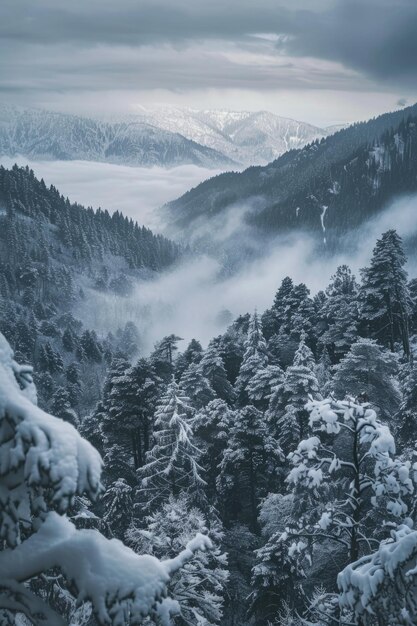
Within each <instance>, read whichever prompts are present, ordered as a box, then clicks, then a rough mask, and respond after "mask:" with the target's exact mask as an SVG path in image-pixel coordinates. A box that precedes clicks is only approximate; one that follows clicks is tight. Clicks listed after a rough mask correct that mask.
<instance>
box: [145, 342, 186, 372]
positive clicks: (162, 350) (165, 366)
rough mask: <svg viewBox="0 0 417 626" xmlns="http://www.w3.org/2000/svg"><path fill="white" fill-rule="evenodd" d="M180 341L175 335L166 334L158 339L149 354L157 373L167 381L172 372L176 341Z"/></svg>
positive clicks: (176, 349)
mask: <svg viewBox="0 0 417 626" xmlns="http://www.w3.org/2000/svg"><path fill="white" fill-rule="evenodd" d="M179 341H182V338H181V337H178V336H177V335H167V336H166V337H164V338H163V339H161V341H159V342H158V343H157V344H156V346H155V349H154V351H153V352H152V354H151V357H150V361H151V364H152V365H153V367H154V368H155V371H156V373H157V375H158V376H159V377H160V378H162V380H164V382H166V383H168V382H169V381H170V380H171V378H172V375H173V373H174V361H175V355H176V353H177V351H178V345H177V344H178V342H179Z"/></svg>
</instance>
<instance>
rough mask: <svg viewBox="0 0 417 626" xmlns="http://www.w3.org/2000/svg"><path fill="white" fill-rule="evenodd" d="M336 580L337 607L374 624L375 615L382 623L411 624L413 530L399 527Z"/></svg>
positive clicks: (414, 611)
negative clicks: (338, 597) (338, 600)
mask: <svg viewBox="0 0 417 626" xmlns="http://www.w3.org/2000/svg"><path fill="white" fill-rule="evenodd" d="M337 582H338V586H339V589H340V604H341V606H342V607H346V608H349V609H351V610H353V611H354V613H355V615H356V616H357V617H359V618H360V619H361V620H362V623H363V624H368V623H369V624H371V623H374V622H373V621H372V620H373V619H374V618H375V616H377V617H380V618H381V619H382V620H383V623H384V624H392V625H400V624H404V625H410V624H415V623H416V622H417V531H415V530H412V529H411V528H410V526H409V525H407V524H403V525H402V526H399V527H398V529H397V530H395V531H392V537H391V539H390V540H388V541H386V542H383V543H381V545H380V547H379V549H378V550H377V551H376V552H375V553H374V554H370V555H368V556H364V557H362V558H361V559H359V560H358V561H356V562H355V563H352V564H350V565H348V566H347V567H346V568H345V569H344V570H343V571H342V572H340V574H339V575H338V579H337ZM368 620H369V621H368ZM381 623H382V622H381Z"/></svg>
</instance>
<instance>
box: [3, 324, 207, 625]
mask: <svg viewBox="0 0 417 626" xmlns="http://www.w3.org/2000/svg"><path fill="white" fill-rule="evenodd" d="M13 356H14V355H13V353H12V351H11V349H10V347H9V345H8V344H7V342H6V340H5V339H4V337H3V335H0V431H1V432H2V437H1V439H0V457H1V462H2V472H1V475H0V493H1V503H2V505H1V507H0V534H1V537H2V541H1V546H0V571H1V594H0V611H1V612H3V610H4V609H6V610H7V611H10V612H12V613H13V618H12V619H13V622H12V623H18V622H17V620H19V621H20V615H19V614H23V615H25V617H26V618H27V621H29V622H32V623H34V624H35V623H38V624H40V623H42V622H43V623H44V624H50V625H51V626H52V624H53V625H54V626H58V625H62V626H64V624H65V620H64V619H63V617H62V607H60V609H59V611H57V610H54V607H53V606H51V604H52V602H53V599H52V598H51V595H50V594H45V593H42V591H44V590H45V580H46V582H48V578H49V577H47V576H46V574H47V573H48V572H49V573H50V572H51V571H53V572H56V573H58V576H59V577H60V581H62V584H63V586H64V589H65V593H66V594H68V595H69V597H70V599H71V601H72V602H73V603H74V602H75V601H78V603H79V604H80V605H85V604H87V602H89V603H91V605H92V609H93V612H94V614H95V618H96V620H97V623H98V624H99V625H100V626H104V625H112V626H116V625H117V624H122V623H125V622H126V618H127V616H128V621H129V623H131V624H135V623H136V624H137V623H139V622H140V621H142V620H143V619H144V618H146V616H148V615H153V617H154V618H155V619H158V617H157V616H156V615H155V613H158V612H159V615H160V616H162V613H161V612H162V611H165V615H166V616H167V615H168V614H169V610H168V609H169V606H167V605H166V604H165V606H164V607H162V605H159V608H158V604H157V600H161V598H162V596H165V595H166V594H167V587H166V585H167V583H168V582H169V579H170V578H171V577H172V576H174V575H175V574H176V572H177V571H178V570H179V569H180V568H181V567H183V566H184V565H185V564H186V563H187V562H189V561H190V559H192V558H193V554H194V553H195V552H196V550H198V549H200V548H202V549H203V550H207V548H209V547H210V546H211V542H210V540H209V539H208V538H207V537H203V536H201V535H200V536H197V537H194V538H193V539H191V541H190V542H188V543H187V546H186V549H185V550H183V551H181V553H180V554H175V555H173V557H174V558H173V559H172V561H170V562H169V563H167V562H165V563H161V562H159V561H158V559H156V558H155V557H153V556H151V555H146V556H138V555H137V554H135V553H134V552H133V551H132V550H130V549H129V548H127V547H126V546H124V545H123V544H122V543H121V542H120V541H109V540H108V539H106V538H105V537H104V536H103V535H102V534H101V533H100V532H98V531H97V530H90V529H78V528H77V527H76V526H75V525H74V524H73V522H72V521H71V519H69V517H68V514H70V509H71V507H72V505H73V503H74V501H75V499H76V497H77V496H78V497H83V496H86V497H88V498H89V499H91V500H94V499H95V498H96V497H97V496H98V494H99V493H100V490H101V483H100V474H101V467H102V463H101V459H100V455H99V454H98V452H97V451H96V450H94V448H93V447H92V446H91V445H90V444H89V443H88V442H87V441H85V440H84V439H82V438H81V436H80V435H79V433H78V432H77V430H76V429H75V428H74V427H73V426H72V425H71V424H68V423H66V422H62V421H61V420H57V419H56V418H55V417H53V416H52V415H48V414H46V413H45V412H44V411H42V410H41V409H40V408H39V407H37V406H36V389H35V388H34V385H33V381H32V368H30V367H27V366H21V365H18V364H17V363H16V361H15V360H14V358H13ZM23 441H24V444H23V445H22V442H23ZM43 574H45V576H42V575H43ZM52 578H53V579H56V577H55V575H54V576H53V577H52ZM42 585H43V586H42ZM87 599H88V600H87ZM109 599H111V600H109ZM14 618H16V619H14Z"/></svg>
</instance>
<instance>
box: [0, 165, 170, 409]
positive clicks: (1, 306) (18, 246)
mask: <svg viewBox="0 0 417 626" xmlns="http://www.w3.org/2000/svg"><path fill="white" fill-rule="evenodd" d="M181 254H182V251H181V249H180V248H179V247H178V246H177V245H176V244H175V243H173V242H172V241H169V240H167V239H165V238H164V237H161V236H160V235H154V234H153V233H152V232H151V231H150V230H149V229H147V228H144V227H141V226H139V225H138V224H137V223H135V222H133V221H132V220H131V219H129V218H127V217H124V216H123V215H122V214H121V213H119V212H115V213H114V214H113V215H110V214H109V213H108V212H107V211H101V210H100V209H98V210H97V211H94V210H93V209H91V208H88V209H86V208H84V207H82V206H80V205H78V204H72V203H70V201H69V200H68V199H67V198H64V197H63V196H61V194H60V193H59V192H58V190H57V189H55V188H54V187H53V186H51V187H50V188H47V187H46V185H45V183H44V182H43V180H41V181H39V180H37V179H36V178H35V176H34V174H33V172H32V171H31V170H29V169H28V168H18V167H17V166H15V167H14V168H13V169H12V170H6V169H4V168H3V167H0V330H1V332H3V333H4V335H5V336H6V338H7V339H8V340H9V341H10V343H11V344H12V346H13V347H14V349H15V351H16V357H17V358H18V359H19V360H23V361H25V362H29V363H31V364H33V365H35V367H36V371H37V375H36V382H37V383H38V393H39V395H40V398H41V399H42V400H43V403H44V406H48V407H49V408H51V410H52V408H53V409H54V412H55V414H58V415H59V416H62V415H64V414H67V415H72V414H73V413H74V411H75V412H77V413H79V412H80V411H82V410H83V409H85V408H86V407H91V406H92V404H94V402H95V401H96V400H97V399H98V397H99V396H100V393H101V386H102V378H103V376H104V374H105V371H106V368H107V366H108V363H109V361H110V360H111V355H112V354H113V352H115V351H117V350H119V349H120V348H122V349H123V351H124V353H126V354H128V355H129V356H132V355H133V354H134V353H135V352H136V351H137V349H138V344H139V336H138V332H137V329H136V328H135V327H134V326H133V325H132V324H129V325H128V326H127V327H126V328H123V329H120V331H119V333H118V334H117V335H111V334H110V335H108V337H107V338H106V340H104V341H103V338H101V340H99V339H98V337H97V334H96V332H95V329H94V328H85V326H84V324H83V321H82V320H79V319H76V317H74V315H73V310H74V308H75V307H76V305H77V303H79V302H80V301H82V300H84V299H85V297H86V296H85V290H86V289H91V288H93V289H96V290H99V291H101V292H106V293H110V294H118V295H120V296H123V295H127V294H128V293H130V290H131V289H132V287H133V285H134V283H135V281H136V279H137V278H138V277H139V276H142V277H146V276H148V277H151V276H152V275H154V274H155V273H157V272H159V271H161V270H163V269H165V268H167V267H170V266H171V265H172V264H173V263H174V262H175V261H176V260H177V259H179V257H180V256H181ZM81 381H82V382H81Z"/></svg>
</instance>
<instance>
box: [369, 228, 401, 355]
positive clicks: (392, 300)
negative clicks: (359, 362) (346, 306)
mask: <svg viewBox="0 0 417 626" xmlns="http://www.w3.org/2000/svg"><path fill="white" fill-rule="evenodd" d="M405 263H406V256H405V254H404V251H403V247H402V240H401V237H399V235H398V234H397V233H396V231H395V230H388V231H387V232H386V233H384V234H383V235H382V237H381V239H378V241H377V243H376V246H375V248H374V251H373V255H372V259H371V263H370V266H369V267H367V268H365V269H364V270H362V287H361V296H362V307H361V316H362V318H363V319H364V320H365V322H366V323H367V325H368V327H369V331H370V334H371V337H373V338H375V339H378V340H379V341H382V342H383V343H385V344H386V345H388V346H389V348H390V350H391V351H392V352H394V350H395V343H396V342H397V341H401V343H402V347H403V351H404V354H405V356H406V357H407V358H409V357H410V340H409V315H410V304H411V300H410V294H409V290H408V284H407V272H406V271H405V269H404V266H405Z"/></svg>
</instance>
